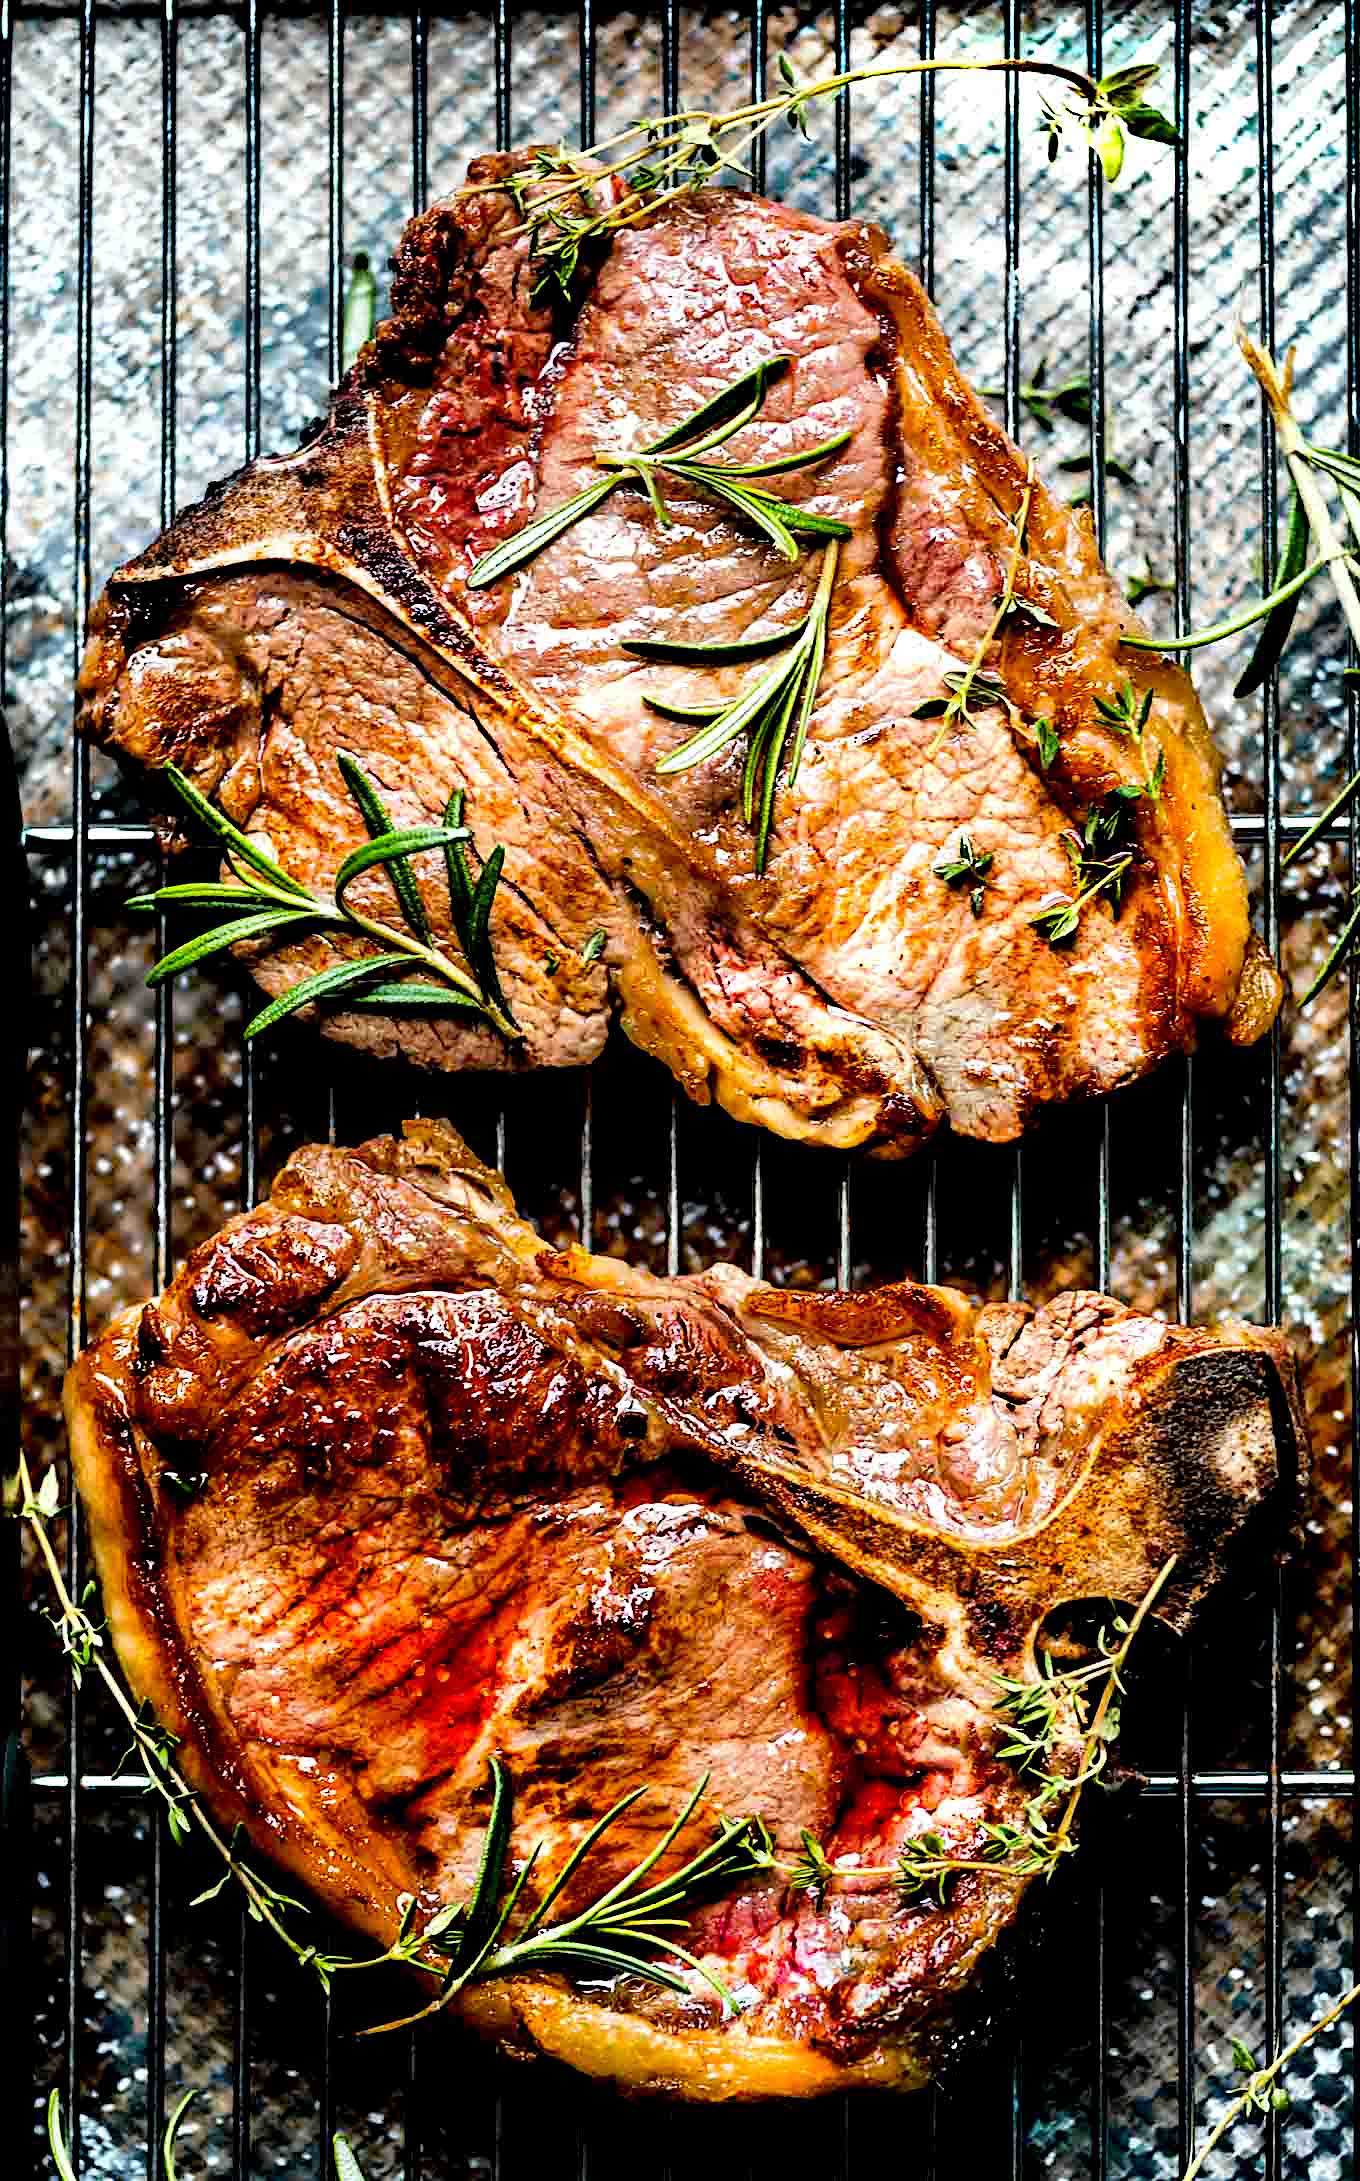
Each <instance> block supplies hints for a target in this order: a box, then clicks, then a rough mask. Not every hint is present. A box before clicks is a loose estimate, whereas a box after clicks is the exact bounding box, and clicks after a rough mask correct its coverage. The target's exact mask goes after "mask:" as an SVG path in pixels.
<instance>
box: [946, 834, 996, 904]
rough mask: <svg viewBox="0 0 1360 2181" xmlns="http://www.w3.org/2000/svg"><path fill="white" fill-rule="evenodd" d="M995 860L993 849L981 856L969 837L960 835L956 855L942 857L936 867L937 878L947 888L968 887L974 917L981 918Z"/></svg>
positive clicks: (969, 901)
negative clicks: (988, 875) (988, 880)
mask: <svg viewBox="0 0 1360 2181" xmlns="http://www.w3.org/2000/svg"><path fill="white" fill-rule="evenodd" d="M994 860H995V859H994V857H993V854H992V851H991V849H987V850H986V851H985V852H984V853H983V854H982V855H979V854H978V851H977V850H976V848H974V846H973V843H972V840H971V838H970V837H969V835H968V834H967V833H960V835H959V845H958V847H957V849H956V850H955V852H954V854H953V855H952V856H949V855H946V856H944V857H942V858H941V860H940V862H939V863H937V864H936V865H935V866H934V871H935V876H936V878H939V879H943V880H944V883H945V885H946V886H966V887H967V888H968V903H969V907H970V908H971V909H972V912H973V914H974V916H981V914H982V906H983V895H984V893H985V890H986V885H987V874H988V872H989V871H990V870H991V868H992V864H993V861H994Z"/></svg>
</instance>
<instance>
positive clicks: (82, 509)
mask: <svg viewBox="0 0 1360 2181" xmlns="http://www.w3.org/2000/svg"><path fill="white" fill-rule="evenodd" d="M94 97H95V11H94V0H82V7H81V16H80V108H79V116H78V160H79V175H80V203H79V214H78V218H79V227H78V230H77V243H76V420H75V538H74V552H73V567H72V599H71V605H72V613H71V623H72V636H73V645H74V656H73V662H72V663H73V667H74V666H78V664H79V650H80V638H81V633H82V631H83V630H84V627H85V620H86V616H87V614H88V612H89V607H90V479H91V464H92V445H91V435H92V404H93V384H94V377H93V351H94ZM89 806H90V753H89V749H88V746H87V745H86V744H85V743H83V742H82V743H80V744H78V745H77V746H76V747H75V749H74V753H73V759H72V784H71V817H72V823H73V825H74V828H75V834H76V843H77V848H76V853H75V855H74V857H73V859H72V865H71V873H70V887H71V1005H70V1017H69V1025H70V1027H69V1035H70V1062H71V1077H70V1081H71V1107H70V1112H71V1272H70V1291H71V1307H70V1313H69V1320H68V1331H67V1353H68V1360H69V1358H70V1357H72V1356H74V1355H75V1353H76V1352H77V1350H78V1349H79V1348H80V1347H81V1346H82V1345H83V1344H84V1339H85V1331H86V1309H85V1282H86V1271H85V1252H86V1243H87V1237H88V1227H87V1212H86V1201H85V1198H86V1177H87V1165H88V1145H87V1113H88V1106H89V1074H88V1056H87V1052H86V1044H85V1023H86V1018H87V1015H88V1012H89V983H90V969H89V924H88V907H89V877H90V862H89V845H88V840H87V828H88V825H89ZM66 1580H67V1584H68V1586H69V1587H70V1590H71V1594H72V1596H73V1597H79V1595H80V1592H81V1589H82V1587H83V1580H84V1551H83V1542H82V1535H81V1520H80V1516H79V1514H78V1513H77V1512H73V1514H72V1516H71V1518H70V1520H69V1522H68V1524H67V1532H66ZM83 1723H84V1722H83V1709H82V1704H81V1695H80V1691H79V1689H78V1688H77V1687H76V1686H75V1684H74V1680H73V1679H72V1678H71V1677H68V1681H67V1690H66V1747H67V1766H68V1770H69V1774H70V1777H69V1780H68V1783H67V1789H66V1798H65V1842H64V1845H65V1851H66V1900H65V1938H66V1992H65V2000H66V2010H65V2011H66V2019H65V2032H66V2044H65V2055H64V2067H63V2074H64V2078H65V2080H64V2085H63V2088H64V2093H65V2100H66V2111H67V2114H68V2115H69V2120H70V2143H71V2159H72V2164H73V2166H74V2168H75V2171H76V2173H77V2174H79V2172H80V2170H81V2151H80V2016H81V1992H82V1976H81V1957H82V1944H81V1941H82V1933H81V1914H80V1894H81V1870H82V1862H83V1857H82V1839H81V1810H80V1775H81V1771H82V1769H83V1767H82V1763H81V1751H82V1745H83V1740H84V1735H83Z"/></svg>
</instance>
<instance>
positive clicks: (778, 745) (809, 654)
mask: <svg viewBox="0 0 1360 2181" xmlns="http://www.w3.org/2000/svg"><path fill="white" fill-rule="evenodd" d="M839 552H840V547H839V544H838V542H837V540H836V539H835V538H832V539H831V540H830V541H829V542H828V544H827V547H826V550H825V552H824V553H823V555H822V566H821V572H820V574H819V576H818V578H817V588H816V590H815V592H814V593H813V597H812V603H811V605H810V606H809V607H808V610H807V612H806V613H805V614H804V616H803V618H802V620H801V621H800V622H798V623H796V624H795V626H794V627H793V628H791V629H787V630H783V629H781V630H779V631H778V632H777V633H776V634H775V635H774V636H768V637H756V638H754V639H752V640H750V641H749V642H747V643H744V644H743V643H738V644H721V643H719V644H662V643H652V642H645V643H644V642H640V641H639V642H636V643H627V644H625V646H624V649H625V650H626V651H631V652H632V653H633V655H634V657H636V658H640V659H654V660H670V661H678V662H680V663H685V664H691V665H700V664H706V665H717V664H718V663H719V662H720V661H721V662H727V663H730V662H731V661H733V660H735V659H741V658H746V659H750V658H755V657H758V656H759V655H760V654H761V653H763V652H767V651H771V650H773V649H775V647H776V646H778V647H779V648H780V649H782V650H783V651H784V656H783V657H782V658H781V659H778V660H777V661H776V663H775V664H774V665H773V666H772V667H768V668H767V669H766V671H765V672H764V673H763V674H759V675H757V676H756V678H755V680H754V681H753V682H750V683H748V684H747V686H746V688H745V689H743V690H742V691H741V692H740V693H739V694H738V695H737V696H735V697H733V698H731V700H730V701H729V702H727V703H725V704H705V705H690V706H681V705H675V704H667V703H663V702H662V701H661V700H660V699H659V698H656V697H649V698H648V699H647V702H648V704H649V705H650V706H651V708H652V710H653V711H655V712H660V713H661V714H662V715H663V716H664V717H666V718H668V719H692V720H702V721H703V722H704V725H702V726H701V727H700V728H699V731H698V733H697V734H693V735H691V736H690V738H689V740H688V741H687V742H682V743H681V745H680V747H679V749H678V750H672V751H671V752H670V754H669V756H667V757H663V758H662V760H661V762H660V763H659V765H658V766H657V768H656V769H657V771H658V773H663V774H670V773H677V772H688V771H689V770H690V768H691V767H692V766H694V765H702V764H705V763H707V761H708V759H710V758H712V757H716V756H718V754H719V753H720V751H722V750H725V749H726V748H727V747H728V745H729V744H730V743H733V742H735V741H736V740H737V739H738V737H739V736H741V735H745V736H746V737H747V748H746V765H745V770H744V772H743V774H742V787H741V807H742V815H743V816H744V818H745V820H746V823H747V825H748V826H750V827H751V829H752V831H753V832H754V834H755V837H756V854H755V867H756V873H757V876H759V875H760V874H762V873H763V872H764V869H765V863H766V859H767V857H768V854H769V847H770V829H771V827H772V825H773V822H774V799H775V790H776V788H777V787H778V784H779V776H780V770H781V767H782V766H783V762H784V751H785V748H786V746H788V748H789V760H788V769H787V773H786V776H785V777H786V782H787V785H788V786H789V787H792V786H793V784H794V782H795V780H796V779H797V778H798V768H799V766H800V764H801V763H802V758H803V746H804V744H805V742H806V741H807V731H808V722H809V721H810V719H811V717H812V707H813V704H814V702H815V701H816V696H817V687H818V684H819V682H820V681H821V678H822V668H823V666H824V665H825V663H826V643H827V623H828V617H829V615H830V611H831V594H832V590H833V589H834V587H835V581H836V562H837V557H838V555H839ZM790 735H792V738H793V739H792V743H791V745H790V744H789V737H790Z"/></svg>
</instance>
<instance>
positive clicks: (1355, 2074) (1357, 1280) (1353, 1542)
mask: <svg viewBox="0 0 1360 2181" xmlns="http://www.w3.org/2000/svg"><path fill="white" fill-rule="evenodd" d="M1345 17H1346V263H1347V265H1348V267H1349V268H1350V277H1349V279H1348V280H1347V283H1346V415H1347V419H1348V430H1347V445H1348V447H1349V449H1350V452H1351V453H1352V454H1356V453H1360V288H1358V287H1357V281H1356V274H1355V267H1356V263H1357V253H1360V7H1357V0H1346V10H1345ZM1346 658H1347V664H1348V665H1350V666H1352V667H1353V666H1354V665H1355V663H1356V648H1355V645H1354V644H1353V643H1351V644H1348V646H1347V652H1346ZM1358 764H1360V695H1357V692H1356V689H1355V686H1354V684H1353V683H1348V685H1347V695H1346V771H1347V774H1348V776H1349V775H1350V774H1352V773H1354V771H1355V770H1356V767H1357V765H1358ZM1349 818H1350V826H1349V830H1350V842H1349V873H1350V881H1351V884H1352V886H1354V885H1355V884H1356V881H1357V879H1360V811H1357V810H1356V808H1355V806H1354V804H1352V806H1351V810H1350V813H1349ZM1347 1001H1348V1006H1347V1028H1348V1032H1349V1038H1348V1047H1347V1052H1348V1063H1349V1064H1348V1068H1347V1114H1346V1130H1347V1140H1348V1146H1349V1152H1350V1158H1349V1167H1350V1235H1351V1286H1350V1308H1351V1322H1350V1342H1349V1347H1350V1354H1349V1357H1348V1364H1349V1371H1350V1394H1351V1415H1352V1418H1354V1416H1355V1415H1356V1412H1357V1408H1360V1251H1357V1250H1356V1248H1355V1241H1356V1238H1357V1236H1360V963H1357V961H1356V959H1355V957H1354V956H1352V957H1351V962H1350V969H1349V973H1348V978H1347ZM1351 1465H1352V1473H1351V1484H1350V1490H1351V1532H1350V1565H1351V1610H1350V1661H1351V1672H1352V1675H1353V1674H1354V1670H1355V1666H1354V1662H1355V1657H1356V1652H1357V1648H1360V1597H1357V1594H1356V1584H1355V1569H1356V1567H1357V1566H1358V1565H1360V1504H1357V1499H1356V1490H1355V1474H1354V1465H1355V1452H1354V1441H1353V1440H1352V1452H1351ZM1354 1702H1355V1695H1354V1688H1352V1692H1351V1704H1352V1715H1353V1712H1354ZM1357 1814H1360V1788H1356V1789H1353V1790H1352V1801H1351V1926H1352V1931H1353V1930H1354V1924H1355V1902H1356V1897H1357V1890H1358V1889H1357V1873H1356V1868H1355V1856H1356V1852H1357V1851H1356V1837H1357V1827H1356V1817H1357ZM1358 2090H1360V2039H1355V2038H1352V2040H1351V2058H1350V2097H1351V2111H1352V2113H1354V2111H1355V2104H1356V2096H1357V2091H1358Z"/></svg>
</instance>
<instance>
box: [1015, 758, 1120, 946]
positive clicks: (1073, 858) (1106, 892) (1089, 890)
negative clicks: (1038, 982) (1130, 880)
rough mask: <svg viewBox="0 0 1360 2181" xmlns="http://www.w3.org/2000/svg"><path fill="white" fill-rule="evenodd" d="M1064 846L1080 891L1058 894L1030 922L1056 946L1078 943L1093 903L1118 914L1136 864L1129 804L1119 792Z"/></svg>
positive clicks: (1090, 813)
mask: <svg viewBox="0 0 1360 2181" xmlns="http://www.w3.org/2000/svg"><path fill="white" fill-rule="evenodd" d="M1138 792H1139V793H1140V794H1141V793H1142V792H1143V790H1142V789H1141V788H1140V789H1139V790H1138ZM1062 844H1063V847H1064V849H1065V850H1066V852H1067V858H1068V861H1069V863H1070V864H1071V866H1072V878H1073V883H1074V885H1075V887H1076V892H1075V894H1072V895H1066V894H1060V895H1058V896H1057V897H1056V899H1054V900H1052V901H1048V902H1046V903H1045V904H1044V906H1043V908H1041V909H1040V910H1039V911H1038V912H1037V913H1036V914H1035V915H1034V916H1032V917H1031V918H1030V924H1031V925H1032V927H1033V928H1034V930H1035V931H1037V932H1038V934H1039V936H1040V938H1041V939H1046V940H1047V941H1048V943H1049V945H1050V946H1052V947H1056V946H1061V945H1063V944H1064V942H1065V941H1067V940H1068V939H1072V938H1075V936H1076V933H1077V928H1078V926H1079V925H1080V923H1081V916H1082V911H1083V910H1084V909H1086V908H1087V907H1088V906H1089V905H1090V903H1091V902H1093V901H1099V900H1100V899H1101V898H1102V897H1104V898H1105V899H1107V900H1108V901H1109V903H1110V907H1111V909H1112V910H1113V911H1114V913H1115V914H1116V915H1118V913H1119V907H1120V902H1121V900H1122V897H1123V891H1124V881H1125V879H1126V878H1127V877H1128V874H1129V871H1130V868H1131V867H1132V864H1133V846H1132V843H1131V841H1130V838H1129V805H1128V802H1127V800H1125V799H1123V798H1122V797H1121V796H1120V795H1119V794H1118V792H1116V794H1115V795H1113V796H1111V797H1110V798H1109V800H1108V801H1106V802H1105V803H1102V804H1098V805H1097V806H1096V808H1095V809H1094V810H1089V811H1088V812H1087V814H1086V820H1085V823H1084V824H1083V826H1082V828H1081V831H1080V832H1079V833H1076V832H1067V833H1064V834H1063V837H1062Z"/></svg>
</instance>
